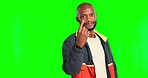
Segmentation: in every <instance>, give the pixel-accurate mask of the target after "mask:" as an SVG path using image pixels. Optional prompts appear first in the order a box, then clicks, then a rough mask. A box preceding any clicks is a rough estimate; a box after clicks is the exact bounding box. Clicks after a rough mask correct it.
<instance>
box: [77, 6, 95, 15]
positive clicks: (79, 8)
mask: <svg viewBox="0 0 148 78" xmlns="http://www.w3.org/2000/svg"><path fill="white" fill-rule="evenodd" d="M87 8H91V9H92V10H94V8H93V6H92V5H91V4H90V3H81V4H80V5H79V6H78V7H77V13H78V14H79V13H80V12H82V10H84V9H87Z"/></svg>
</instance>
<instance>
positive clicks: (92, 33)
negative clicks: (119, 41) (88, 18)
mask: <svg viewBox="0 0 148 78" xmlns="http://www.w3.org/2000/svg"><path fill="white" fill-rule="evenodd" d="M89 32H90V34H89V37H91V38H95V37H96V36H95V33H94V30H92V31H89Z"/></svg>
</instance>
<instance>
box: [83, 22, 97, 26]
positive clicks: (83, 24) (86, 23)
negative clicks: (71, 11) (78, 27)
mask: <svg viewBox="0 0 148 78" xmlns="http://www.w3.org/2000/svg"><path fill="white" fill-rule="evenodd" d="M87 24H95V22H87V23H84V24H83V25H84V26H85V25H87Z"/></svg>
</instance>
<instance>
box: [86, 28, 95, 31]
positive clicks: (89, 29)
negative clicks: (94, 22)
mask: <svg viewBox="0 0 148 78" xmlns="http://www.w3.org/2000/svg"><path fill="white" fill-rule="evenodd" d="M87 29H88V31H93V30H94V29H95V28H94V27H93V28H87Z"/></svg>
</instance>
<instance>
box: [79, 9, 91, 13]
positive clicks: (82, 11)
mask: <svg viewBox="0 0 148 78" xmlns="http://www.w3.org/2000/svg"><path fill="white" fill-rule="evenodd" d="M78 13H79V14H90V13H94V9H92V8H85V9H80V10H79V12H78Z"/></svg>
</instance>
